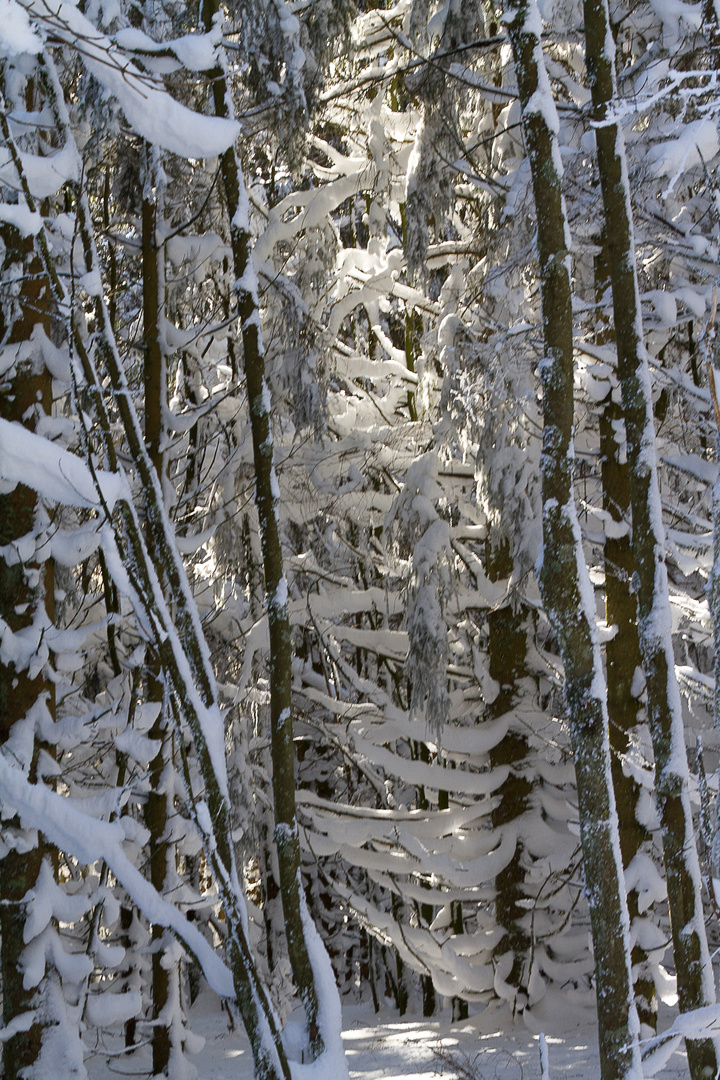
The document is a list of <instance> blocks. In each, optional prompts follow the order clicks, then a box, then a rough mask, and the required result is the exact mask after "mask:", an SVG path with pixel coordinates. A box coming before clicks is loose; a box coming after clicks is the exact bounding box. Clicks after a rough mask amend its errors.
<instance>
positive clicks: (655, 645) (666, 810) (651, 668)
mask: <svg viewBox="0 0 720 1080" xmlns="http://www.w3.org/2000/svg"><path fill="white" fill-rule="evenodd" d="M584 13H585V35H586V50H587V67H588V76H589V80H590V87H591V91H592V102H593V120H594V125H595V137H596V140H597V151H598V166H599V171H600V185H601V188H602V196H603V207H604V211H605V220H606V222H607V242H608V265H609V270H610V280H611V283H612V296H613V310H614V315H615V334H616V341H617V353H618V376H619V379H620V386H621V392H622V407H623V414H624V418H625V431H626V436H627V459H628V468H629V477H630V502H631V505H632V525H633V530H632V532H633V553H634V556H635V576H636V580H637V615H638V630H639V637H640V651H641V654H642V660H643V667H644V670H645V678H646V682H647V695H648V719H649V722H650V734H651V737H652V742H653V750H654V754H655V787H656V792H657V800H658V807H659V811H660V824H661V832H662V842H663V852H664V856H665V874H666V879H667V890H668V902H669V908H670V924H671V930H672V941H673V953H674V956H675V970H676V972H677V983H678V997H679V1002H680V1009H681V1011H682V1012H687V1011H689V1010H691V1009H697V1008H701V1007H702V1006H704V1005H710V1004H713V1003H714V1001H715V987H714V982H713V975H712V968H711V965H710V956H709V952H708V947H707V940H706V935H705V921H704V916H703V910H702V899H701V891H700V890H701V879H700V867H699V863H698V857H697V851H696V848H695V837H694V827H693V821H692V813H691V809H690V799H689V794H688V767H687V757H686V753H685V739H684V731H683V721H682V706H681V701H680V692H679V689H678V685H677V680H676V677H675V661H674V656H673V648H672V637H671V628H672V622H671V616H670V601H669V595H668V585H667V570H666V566H665V529H664V525H663V520H662V508H661V502H660V488H659V483H658V476H657V464H656V457H655V426H654V421H653V414H652V390H651V386H650V374H649V369H648V363H647V353H646V350H645V344H644V340H643V330H642V318H641V310H640V295H639V290H638V282H637V270H636V262H635V246H634V240H633V225H632V210H631V204H630V189H629V183H628V176H627V166H626V162H625V148H624V141H623V136H622V131H621V129H620V127H619V126H618V124H616V123H614V122H613V121H612V119H611V118H609V106H610V105H611V103H612V102H613V100H614V99H615V97H616V83H615V46H614V42H613V37H612V33H611V28H610V17H609V12H608V6H607V0H584ZM687 1050H688V1064H689V1066H690V1072H691V1074H692V1076H693V1078H694V1080H700V1078H701V1077H708V1076H713V1077H714V1076H716V1075H717V1072H718V1055H717V1052H716V1048H715V1044H714V1042H713V1041H712V1040H711V1039H699V1040H692V1041H689V1042H688V1046H687Z"/></svg>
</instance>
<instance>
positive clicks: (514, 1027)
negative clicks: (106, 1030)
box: [88, 993, 687, 1080]
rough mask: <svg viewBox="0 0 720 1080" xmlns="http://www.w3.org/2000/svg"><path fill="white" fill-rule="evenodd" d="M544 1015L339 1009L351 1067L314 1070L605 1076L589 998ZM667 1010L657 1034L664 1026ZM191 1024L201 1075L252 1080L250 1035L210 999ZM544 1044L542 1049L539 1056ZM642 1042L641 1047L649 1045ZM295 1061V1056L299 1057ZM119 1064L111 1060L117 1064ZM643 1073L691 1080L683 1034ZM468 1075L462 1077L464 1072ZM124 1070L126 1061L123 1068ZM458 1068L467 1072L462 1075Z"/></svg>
mask: <svg viewBox="0 0 720 1080" xmlns="http://www.w3.org/2000/svg"><path fill="white" fill-rule="evenodd" d="M538 1011H539V1012H542V1019H537V1020H535V1021H534V1022H532V1023H528V1024H525V1023H523V1021H522V1019H521V1018H520V1017H513V1015H512V1011H511V1006H510V1005H508V1004H500V1005H497V1006H490V1007H488V1008H486V1009H484V1010H483V1011H477V1012H475V1013H474V1015H471V1017H470V1019H469V1020H467V1021H463V1022H461V1023H455V1024H453V1023H452V1022H451V1020H450V1010H449V1007H448V1006H447V1004H446V1005H445V1007H444V1009H443V1010H442V1013H441V1015H439V1016H436V1017H433V1018H430V1019H423V1018H422V1017H419V1016H416V1015H408V1016H406V1017H404V1018H401V1017H399V1016H398V1014H397V1012H395V1011H394V1010H393V1009H391V1008H390V1007H389V1006H386V1005H384V1004H383V1005H382V1006H381V1012H380V1014H379V1015H377V1016H376V1015H375V1014H374V1012H373V1010H372V1006H371V1005H370V1004H363V1005H350V1006H346V1007H345V1008H344V1009H343V1045H344V1048H345V1055H346V1060H347V1066H343V1067H342V1070H341V1072H339V1073H337V1074H335V1073H334V1072H333V1071H332V1067H331V1064H330V1062H326V1065H327V1067H326V1068H324V1069H323V1070H322V1071H320V1070H317V1071H315V1072H314V1074H313V1077H314V1078H317V1080H336V1076H337V1077H341V1076H342V1075H343V1074H344V1075H347V1074H346V1073H345V1069H346V1067H349V1072H350V1076H351V1077H352V1078H353V1080H432V1078H434V1077H441V1078H445V1080H456V1078H458V1077H460V1076H461V1075H465V1076H469V1075H474V1076H476V1077H477V1080H600V1064H599V1059H598V1049H597V1033H596V1030H595V1027H594V1023H593V1005H592V1000H591V999H588V997H587V995H582V994H571V993H567V994H565V995H560V994H557V995H555V996H554V997H553V1000H552V1003H551V1004H550V1006H549V1007H548V1008H547V1009H545V1010H542V1007H539V1009H538ZM663 1020H665V1016H664V1014H663V1015H662V1016H661V1024H660V1027H661V1029H662V1028H663V1027H665V1026H667V1021H665V1023H663ZM189 1021H190V1027H191V1029H192V1031H193V1032H195V1031H197V1032H199V1033H200V1034H201V1035H202V1036H204V1038H205V1045H204V1047H203V1049H202V1050H201V1051H200V1053H199V1054H198V1055H197V1057H195V1058H194V1063H195V1065H196V1067H197V1069H198V1072H199V1075H200V1076H208V1077H210V1076H211V1077H212V1078H213V1080H253V1065H252V1056H251V1054H250V1049H249V1046H248V1043H247V1039H246V1037H245V1035H244V1033H243V1032H242V1031H241V1030H239V1029H236V1030H235V1031H230V1030H228V1023H227V1016H226V1014H225V1013H223V1012H222V1011H221V1010H220V1008H219V1007H218V1005H217V1003H216V1002H214V1001H213V999H212V997H211V996H210V995H208V994H207V993H205V994H202V995H201V996H200V998H199V999H198V1001H197V1002H196V1003H195V1005H194V1006H193V1009H192V1010H191V1012H190V1017H189ZM285 1030H286V1033H287V1034H286V1036H285V1037H286V1040H287V1042H291V1043H292V1042H293V1037H295V1043H299V1042H300V1038H301V1035H302V1020H301V1017H300V1015H299V1014H293V1016H292V1017H291V1018H290V1019H289V1020H288V1022H287V1024H286V1029H285ZM121 1038H122V1036H121V1034H114V1033H113V1034H112V1035H109V1036H106V1040H105V1045H106V1046H107V1048H108V1050H115V1049H117V1050H120V1049H121ZM543 1045H544V1050H543ZM652 1045H653V1044H652V1043H651V1042H650V1040H646V1041H645V1043H644V1045H643V1049H644V1050H645V1051H646V1052H648V1051H650V1050H651V1048H652ZM298 1056H299V1055H298ZM149 1061H150V1053H149V1048H147V1047H141V1048H140V1049H137V1050H135V1051H134V1052H133V1057H132V1062H133V1065H132V1068H133V1070H134V1071H136V1072H140V1071H142V1070H143V1068H145V1071H148V1070H147V1068H146V1063H147V1064H149ZM116 1062H117V1059H113V1067H114V1068H116V1067H117V1065H116ZM106 1063H107V1057H106V1056H105V1055H104V1054H103V1053H102V1050H101V1049H100V1050H99V1051H98V1053H97V1054H96V1055H95V1056H94V1057H93V1059H92V1060H91V1061H90V1062H89V1063H88V1072H89V1077H90V1080H105V1078H106V1077H107V1075H108V1072H107V1064H106ZM290 1064H291V1070H292V1073H293V1077H294V1080H305V1078H308V1080H310V1076H311V1069H312V1067H311V1066H298V1065H297V1064H296V1062H295V1061H291V1063H290ZM644 1064H645V1075H646V1076H648V1077H649V1076H656V1077H658V1078H659V1080H686V1077H687V1062H686V1059H685V1054H684V1052H683V1050H682V1047H681V1036H680V1035H678V1036H676V1037H675V1038H671V1040H670V1043H669V1044H668V1046H667V1048H666V1049H665V1051H664V1053H663V1055H662V1058H661V1057H660V1056H657V1057H656V1056H653V1060H652V1064H651V1062H650V1061H649V1060H647V1061H646V1062H645V1063H644ZM468 1067H469V1071H468V1072H465V1071H464V1070H465V1069H468ZM125 1068H127V1065H126V1066H125ZM461 1068H462V1069H463V1072H462V1073H461V1071H460V1070H461Z"/></svg>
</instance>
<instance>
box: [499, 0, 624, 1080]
mask: <svg viewBox="0 0 720 1080" xmlns="http://www.w3.org/2000/svg"><path fill="white" fill-rule="evenodd" d="M505 20H506V22H507V25H508V33H509V36H510V42H511V46H512V52H513V59H514V64H515V72H516V76H517V82H518V89H519V93H520V103H521V107H522V124H523V133H524V136H525V143H526V148H527V153H528V157H529V160H530V169H531V174H532V184H533V194H534V199H535V207H536V211H537V222H538V236H537V243H538V258H539V263H540V281H541V292H542V315H543V332H544V342H545V355H544V357H543V359H542V361H541V363H540V376H541V379H542V388H543V440H542V441H543V445H542V459H541V468H542V498H543V561H542V568H541V572H540V589H541V593H542V597H543V602H544V605H545V610H546V611H547V614H548V618H549V619H550V622H551V624H552V626H553V629H554V631H555V633H556V635H557V640H558V645H559V649H560V655H561V657H562V661H563V665H564V669H565V700H566V703H567V710H568V718H569V724H570V735H571V739H572V747H573V753H574V756H575V773H576V777H577V787H578V804H579V811H580V834H581V838H582V845H583V853H584V856H585V860H584V865H585V880H586V886H587V896H588V905H589V908H590V920H591V926H592V935H593V946H594V952H595V977H596V993H597V1010H598V1028H599V1040H600V1067H601V1075H602V1077H603V1080H620V1078H624V1077H630V1076H632V1077H634V1078H640V1077H641V1076H642V1067H641V1063H640V1053H639V1047H638V1027H639V1024H638V1019H637V1012H636V1010H635V1006H634V1003H633V994H632V977H631V969H630V954H629V945H628V934H629V927H628V914H627V906H626V903H625V892H624V881H623V874H622V865H621V861H620V844H619V838H618V830H617V814H616V810H615V801H614V798H613V794H612V784H611V780H610V749H609V738H608V717H607V702H606V698H605V686H604V678H603V672H602V665H601V659H600V648H599V644H598V639H597V632H596V628H595V612H594V610H593V608H594V603H593V593H592V587H591V585H590V582H589V579H588V574H587V568H586V566H585V559H584V554H583V551H582V541H581V536H580V527H579V523H578V519H577V511H576V508H575V501H574V495H573V488H572V463H573V442H572V424H573V341H572V305H571V291H570V255H569V251H568V247H569V237H568V229H567V221H566V216H565V207H564V203H563V199H562V190H561V164H560V148H559V145H558V138H557V132H558V120H557V113H556V110H555V105H554V102H553V100H552V94H551V90H550V82H549V79H548V76H547V72H546V70H545V65H544V58H543V54H542V47H541V44H540V34H541V22H540V15H539V12H538V9H537V6H536V4H535V3H534V0H521V2H520V3H518V4H517V5H515V6H513V7H511V8H509V9H508V10H507V12H506V15H505Z"/></svg>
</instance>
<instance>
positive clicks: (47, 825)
mask: <svg viewBox="0 0 720 1080" xmlns="http://www.w3.org/2000/svg"><path fill="white" fill-rule="evenodd" d="M0 797H1V798H2V802H3V806H4V807H12V808H13V809H14V810H15V811H16V812H17V813H18V814H19V815H20V817H21V819H22V820H23V822H24V823H25V824H26V825H27V826H29V827H31V828H37V829H39V830H40V831H41V832H43V834H44V835H45V836H46V837H47V839H48V840H50V842H51V843H53V844H55V845H56V846H57V847H58V848H59V849H60V850H61V851H65V852H67V853H68V854H71V855H74V856H75V857H76V858H77V859H78V860H79V861H80V862H82V863H84V864H85V865H90V864H91V863H93V862H95V861H96V860H97V859H102V860H104V861H105V862H106V863H107V865H108V866H109V867H110V869H111V870H112V872H113V874H114V875H115V877H116V878H117V879H118V881H119V882H120V883H121V884H122V885H123V887H124V888H125V889H126V890H127V892H128V894H129V895H130V896H131V897H132V899H133V900H134V901H135V903H136V904H137V905H138V907H139V908H140V910H141V911H142V913H143V914H144V915H145V916H146V917H147V919H148V920H149V921H150V922H153V923H156V924H157V925H159V926H167V927H169V928H171V929H172V930H173V931H174V932H175V933H176V934H177V936H178V937H179V938H180V940H181V941H183V942H185V944H186V945H187V946H188V947H189V948H190V950H191V951H192V953H193V954H194V955H195V957H196V958H197V959H198V961H199V963H200V964H201V966H202V969H203V974H204V975H205V978H206V979H207V981H208V983H209V985H210V986H212V987H213V989H214V990H215V992H216V993H217V994H219V995H220V996H221V997H234V987H233V981H232V976H231V974H230V972H229V971H228V969H227V968H226V967H225V965H224V963H223V962H222V960H221V959H220V957H219V956H218V955H217V953H216V952H215V951H214V950H213V949H212V947H211V946H210V945H209V944H208V942H207V941H206V940H205V938H204V937H203V935H202V933H201V932H200V930H199V929H198V927H197V926H195V925H194V924H193V923H189V922H188V921H187V919H186V918H185V915H184V914H183V913H182V912H181V911H179V910H178V908H177V907H176V906H175V905H174V904H171V903H168V901H166V900H163V899H162V897H161V896H160V895H159V894H158V893H157V892H156V891H155V889H154V888H153V887H152V885H150V883H149V882H148V881H146V880H145V878H144V877H143V876H142V874H141V873H140V872H139V871H138V870H137V869H136V867H135V866H134V865H133V864H132V863H131V862H130V860H129V859H128V857H127V855H126V854H125V852H124V850H123V847H122V844H123V841H124V839H125V833H124V830H123V828H122V826H121V825H120V823H119V822H115V823H112V822H107V821H101V820H99V819H98V818H95V817H92V816H91V815H90V814H87V813H84V812H83V811H82V810H80V809H78V808H77V807H76V806H73V805H72V804H71V801H70V800H69V799H67V798H64V797H63V796H61V795H58V794H56V792H54V791H51V790H50V789H48V788H45V787H43V786H42V785H39V784H30V783H28V781H27V780H26V779H25V777H24V776H23V774H22V773H21V772H20V770H19V769H17V768H13V766H12V765H11V764H10V763H9V761H8V759H7V758H6V757H5V756H3V755H0ZM38 940H39V939H38ZM37 951H38V950H36V952H37ZM56 953H57V950H55V951H54V953H53V955H54V958H55V960H56V962H57V961H58V955H56ZM39 955H40V954H39V952H38V956H39ZM44 955H45V950H44V947H43V949H42V956H43V957H44ZM82 957H83V962H84V961H85V960H87V961H88V962H89V963H90V967H91V969H92V961H91V960H90V959H89V957H86V955H85V954H82ZM65 962H66V963H67V962H68V961H67V960H65ZM78 962H80V961H78ZM37 964H38V966H39V960H38V961H37ZM43 964H44V960H43ZM43 970H44V967H43ZM35 974H36V971H35V969H33V970H32V971H31V972H30V974H29V976H28V978H33V977H34V976H35ZM38 981H39V979H38ZM29 985H36V984H34V983H32V982H31V983H29Z"/></svg>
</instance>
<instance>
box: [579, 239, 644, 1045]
mask: <svg viewBox="0 0 720 1080" xmlns="http://www.w3.org/2000/svg"><path fill="white" fill-rule="evenodd" d="M601 247H602V251H601V254H600V255H599V256H598V258H597V259H596V260H595V295H596V299H597V300H598V302H599V301H601V300H602V296H603V294H604V292H605V288H606V287H607V285H608V284H609V278H608V271H607V246H606V244H605V240H604V236H603V238H602V244H601ZM612 336H613V335H612V331H611V330H610V327H606V328H603V329H602V330H601V332H600V334H599V336H598V340H599V341H600V342H601V343H603V342H605V341H609V340H610V339H611V337H612ZM615 393H616V385H615V380H614V379H613V380H612V385H611V389H610V392H609V393H608V395H607V397H606V398H605V400H604V401H603V402H602V403H601V405H600V461H601V466H600V468H601V477H602V505H603V510H604V511H605V513H606V514H607V515H608V518H607V519H606V527H605V533H606V535H605V546H604V549H603V560H604V565H605V621H606V623H607V624H608V626H615V627H616V628H617V629H616V633H615V635H614V637H612V638H611V640H610V641H608V642H607V644H606V646H605V659H606V670H607V688H608V714H609V717H610V749H611V751H612V758H611V765H612V778H613V790H614V791H615V802H616V804H617V810H618V822H619V826H620V851H621V853H622V860H623V868H624V869H625V870H626V871H627V869H628V867H629V866H630V863H631V862H632V860H633V859H634V858H635V856H636V855H637V853H638V851H639V850H640V847H641V846H642V845H643V844H644V843H648V842H649V841H650V840H651V837H650V835H649V833H648V832H647V830H646V829H645V828H644V826H642V825H641V824H640V822H639V821H638V819H637V802H638V796H639V794H640V786H639V784H638V783H637V781H636V780H635V779H634V777H633V776H632V775H629V774H628V775H626V774H625V772H624V771H623V767H622V759H623V757H624V756H625V755H626V754H627V752H628V750H629V749H630V739H631V736H632V733H633V731H634V730H635V729H636V728H637V726H638V723H639V722H640V714H641V713H642V711H643V710H642V706H641V704H640V702H639V700H638V695H637V691H636V690H635V678H636V672H637V671H638V669H639V668H640V666H641V656H640V641H639V638H638V628H637V612H636V604H635V596H634V595H633V592H632V587H631V581H632V575H633V572H634V570H635V561H634V559H633V553H632V543H631V539H630V477H629V472H628V466H627V461H626V460H622V458H621V448H622V443H623V440H622V436H621V435H619V431H622V430H623V429H624V424H623V418H622V409H621V407H620V403H619V402H618V401H616V400H615V396H614V395H615ZM610 522H612V525H610ZM627 901H628V913H629V915H630V931H631V937H634V935H633V932H632V930H633V923H634V920H635V919H637V918H639V917H640V910H639V898H638V891H637V889H630V890H629V891H628V893H627ZM631 957H632V963H633V970H634V972H635V1003H636V1005H637V1009H638V1015H639V1017H640V1022H641V1024H645V1025H646V1026H647V1027H649V1028H650V1029H651V1030H652V1031H655V1030H656V1029H657V1008H658V1003H657V993H656V991H655V983H654V980H653V978H652V974H651V973H649V972H648V970H647V962H648V955H647V951H646V949H645V948H643V947H642V946H641V945H640V944H639V943H638V942H637V941H636V940H635V941H633V945H632V952H631Z"/></svg>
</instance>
